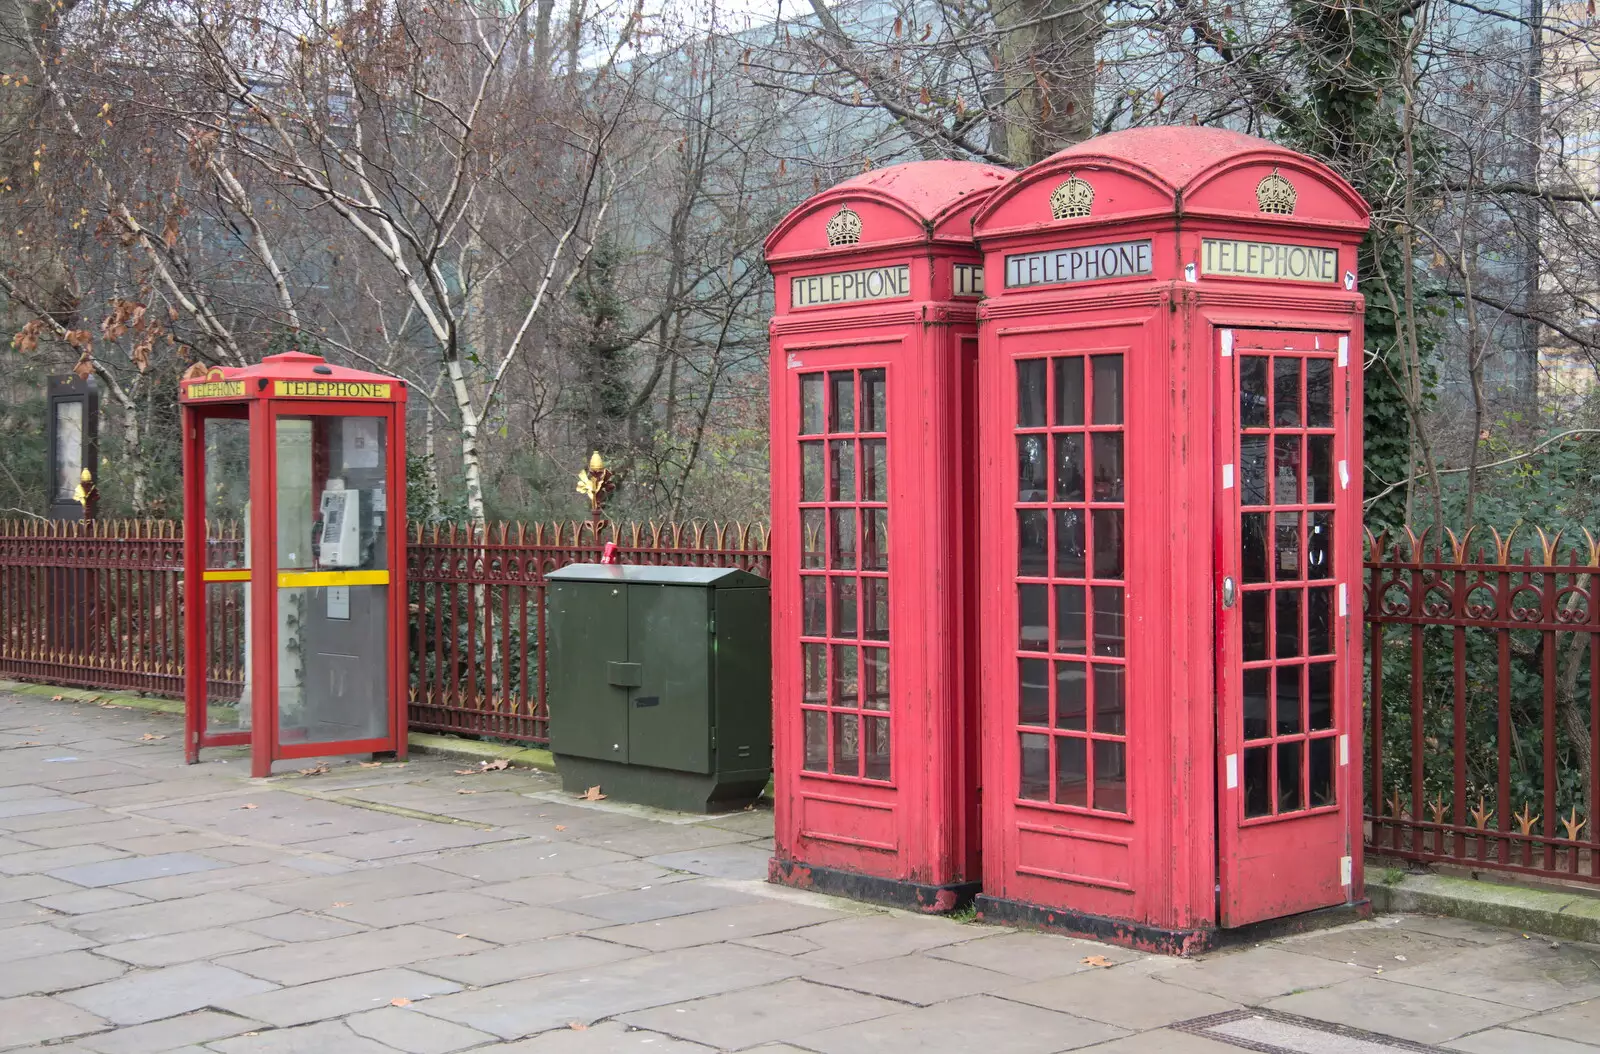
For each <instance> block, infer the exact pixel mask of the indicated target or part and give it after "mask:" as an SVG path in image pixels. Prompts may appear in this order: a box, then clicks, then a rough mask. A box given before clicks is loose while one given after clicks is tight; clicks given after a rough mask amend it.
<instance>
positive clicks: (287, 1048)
mask: <svg viewBox="0 0 1600 1054" xmlns="http://www.w3.org/2000/svg"><path fill="white" fill-rule="evenodd" d="M206 1049H207V1050H210V1051H220V1052H221V1054H394V1048H393V1047H390V1046H387V1045H385V1044H383V1043H379V1042H377V1041H376V1040H372V1039H367V1038H366V1037H364V1036H358V1035H356V1034H355V1033H354V1032H352V1031H350V1027H349V1026H348V1025H346V1024H345V1023H344V1022H343V1021H323V1022H320V1023H318V1024H315V1025H301V1026H299V1027H297V1028H274V1029H271V1030H269V1031H266V1032H257V1033H254V1034H248V1035H242V1036H235V1037H234V1038H232V1039H224V1040H219V1041H217V1042H215V1043H208V1044H207V1045H206Z"/></svg>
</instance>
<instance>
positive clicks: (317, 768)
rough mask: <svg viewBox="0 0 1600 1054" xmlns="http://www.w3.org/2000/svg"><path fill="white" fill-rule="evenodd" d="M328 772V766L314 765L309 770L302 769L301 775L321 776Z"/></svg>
mask: <svg viewBox="0 0 1600 1054" xmlns="http://www.w3.org/2000/svg"><path fill="white" fill-rule="evenodd" d="M327 771H328V766H326V765H313V766H311V767H310V768H308V769H301V770H300V775H302V776H320V775H322V774H323V773H324V772H327Z"/></svg>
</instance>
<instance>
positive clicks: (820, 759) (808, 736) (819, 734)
mask: <svg viewBox="0 0 1600 1054" xmlns="http://www.w3.org/2000/svg"><path fill="white" fill-rule="evenodd" d="M805 721H806V732H805V740H806V741H805V751H806V760H805V768H806V771H807V772H827V771H828V715H827V714H826V713H824V712H823V711H821V710H807V711H805Z"/></svg>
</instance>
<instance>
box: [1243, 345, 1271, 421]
mask: <svg viewBox="0 0 1600 1054" xmlns="http://www.w3.org/2000/svg"><path fill="white" fill-rule="evenodd" d="M1266 425H1267V360H1266V359H1265V358H1264V357H1263V356H1260V355H1241V356H1239V427H1240V428H1265V427H1266Z"/></svg>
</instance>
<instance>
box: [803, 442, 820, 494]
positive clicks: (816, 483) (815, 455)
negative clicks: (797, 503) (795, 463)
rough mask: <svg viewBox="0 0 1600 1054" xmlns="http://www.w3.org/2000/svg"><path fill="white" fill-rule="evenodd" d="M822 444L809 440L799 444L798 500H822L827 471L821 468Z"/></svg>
mask: <svg viewBox="0 0 1600 1054" xmlns="http://www.w3.org/2000/svg"><path fill="white" fill-rule="evenodd" d="M822 457H823V455H822V444H821V443H820V442H817V441H811V442H806V443H801V444H800V500H801V501H822V500H823V499H824V498H825V497H826V496H827V495H826V493H825V489H824V488H825V484H824V482H823V481H824V480H825V479H826V478H827V471H826V470H825V469H824V468H823V461H822Z"/></svg>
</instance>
